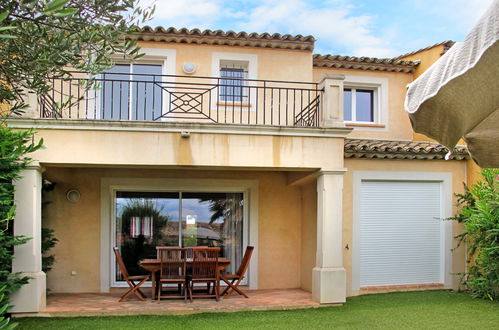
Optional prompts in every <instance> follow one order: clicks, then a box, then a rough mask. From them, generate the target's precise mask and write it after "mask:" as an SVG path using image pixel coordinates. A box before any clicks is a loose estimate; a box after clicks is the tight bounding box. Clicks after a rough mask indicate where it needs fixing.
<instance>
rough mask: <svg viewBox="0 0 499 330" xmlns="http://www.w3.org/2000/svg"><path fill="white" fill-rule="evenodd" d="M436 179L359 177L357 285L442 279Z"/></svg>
mask: <svg viewBox="0 0 499 330" xmlns="http://www.w3.org/2000/svg"><path fill="white" fill-rule="evenodd" d="M441 218H442V210H441V183H440V182H415V181H362V182H361V189H360V219H359V224H360V226H359V230H360V233H359V235H360V236H359V244H360V251H359V272H360V283H359V284H360V286H361V287H365V286H382V285H404V284H426V283H442V282H443V278H442V267H441V266H442V258H441V251H442V248H441V234H440V233H441V220H439V219H441Z"/></svg>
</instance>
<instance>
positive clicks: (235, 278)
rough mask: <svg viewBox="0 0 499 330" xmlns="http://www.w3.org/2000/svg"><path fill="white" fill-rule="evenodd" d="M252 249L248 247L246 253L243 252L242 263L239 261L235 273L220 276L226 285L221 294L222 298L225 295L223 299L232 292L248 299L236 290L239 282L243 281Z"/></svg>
mask: <svg viewBox="0 0 499 330" xmlns="http://www.w3.org/2000/svg"><path fill="white" fill-rule="evenodd" d="M254 249H255V248H254V247H253V246H248V247H247V248H246V252H244V257H243V261H241V264H240V265H239V268H238V269H237V272H236V273H235V274H222V275H220V279H221V280H222V281H224V282H225V283H227V287H226V288H225V290H224V291H223V292H222V296H224V295H225V297H229V296H230V295H231V294H232V293H233V292H234V291H236V292H237V293H239V294H240V295H242V296H244V297H245V298H248V296H247V295H246V294H245V293H244V292H242V291H241V290H240V289H239V288H238V286H239V283H241V281H242V280H243V278H244V275H245V274H246V271H247V270H248V266H249V262H250V259H251V255H252V254H253V250H254Z"/></svg>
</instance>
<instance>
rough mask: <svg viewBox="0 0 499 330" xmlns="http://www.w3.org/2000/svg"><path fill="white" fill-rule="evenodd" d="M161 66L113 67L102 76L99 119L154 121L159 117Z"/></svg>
mask: <svg viewBox="0 0 499 330" xmlns="http://www.w3.org/2000/svg"><path fill="white" fill-rule="evenodd" d="M162 70H163V67H162V65H161V64H156V63H154V62H151V63H140V64H136V63H133V64H116V65H115V66H113V67H112V68H111V69H109V70H107V71H106V72H104V73H102V74H101V76H100V79H101V81H100V82H101V90H100V102H99V103H100V105H101V106H100V113H99V114H96V115H97V116H100V118H101V119H108V120H156V119H157V118H159V117H161V114H162V98H163V96H162V89H161V87H160V85H159V84H156V83H155V82H160V81H161V79H162V77H161V74H162V73H163V72H162Z"/></svg>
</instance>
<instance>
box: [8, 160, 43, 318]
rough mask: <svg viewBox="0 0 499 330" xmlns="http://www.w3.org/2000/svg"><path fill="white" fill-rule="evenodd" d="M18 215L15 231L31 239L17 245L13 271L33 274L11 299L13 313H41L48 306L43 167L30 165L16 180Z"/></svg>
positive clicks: (28, 274) (16, 233)
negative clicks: (43, 244)
mask: <svg viewBox="0 0 499 330" xmlns="http://www.w3.org/2000/svg"><path fill="white" fill-rule="evenodd" d="M14 186H15V194H14V198H15V203H16V218H15V220H14V234H15V235H23V236H26V237H30V238H31V239H30V240H29V241H28V242H27V243H25V244H22V245H19V246H16V247H15V248H14V260H13V262H12V272H13V273H17V272H20V273H21V275H22V276H28V277H30V280H29V283H28V284H26V285H23V286H22V287H21V288H20V289H19V290H18V291H16V292H15V293H14V294H13V295H12V296H11V300H10V304H11V305H13V307H11V308H10V310H9V311H10V312H12V313H32V312H39V311H40V310H41V309H43V308H45V299H46V297H45V294H46V292H45V288H46V280H45V273H44V272H42V252H41V235H42V231H41V228H42V168H41V167H40V166H39V165H38V164H33V165H31V166H29V167H28V168H27V169H26V170H24V171H23V172H22V173H21V178H20V179H19V180H17V181H16V182H15V183H14Z"/></svg>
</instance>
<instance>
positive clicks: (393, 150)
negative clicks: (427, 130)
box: [344, 139, 469, 160]
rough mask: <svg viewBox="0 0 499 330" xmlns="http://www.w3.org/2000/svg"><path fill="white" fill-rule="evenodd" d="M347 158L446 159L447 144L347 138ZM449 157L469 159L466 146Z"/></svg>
mask: <svg viewBox="0 0 499 330" xmlns="http://www.w3.org/2000/svg"><path fill="white" fill-rule="evenodd" d="M344 149H345V158H366V159H430V160H439V159H445V155H446V154H447V153H448V152H449V149H447V148H446V147H445V146H443V145H441V144H439V143H433V142H419V141H386V140H361V139H345V147H344ZM449 159H452V160H463V159H469V154H468V149H467V148H466V147H465V146H456V148H454V150H453V151H452V154H451V156H450V158H449Z"/></svg>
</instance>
